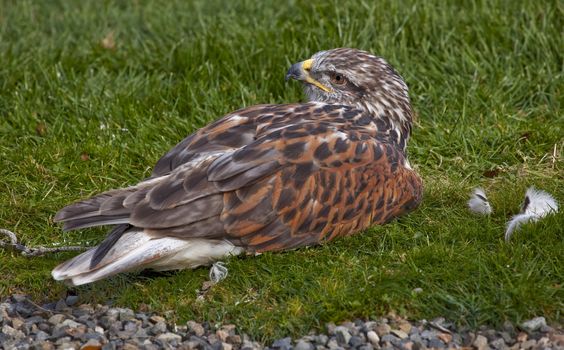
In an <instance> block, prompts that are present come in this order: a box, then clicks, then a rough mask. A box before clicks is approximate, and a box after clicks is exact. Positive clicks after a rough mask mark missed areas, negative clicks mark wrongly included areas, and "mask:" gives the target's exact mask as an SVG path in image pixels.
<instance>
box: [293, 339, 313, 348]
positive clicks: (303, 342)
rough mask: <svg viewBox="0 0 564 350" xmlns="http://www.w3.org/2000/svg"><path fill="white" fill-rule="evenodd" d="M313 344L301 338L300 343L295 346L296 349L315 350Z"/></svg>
mask: <svg viewBox="0 0 564 350" xmlns="http://www.w3.org/2000/svg"><path fill="white" fill-rule="evenodd" d="M313 349H314V347H313V344H311V343H309V342H306V341H304V340H301V339H300V340H299V341H298V343H297V344H296V346H295V347H294V350H313Z"/></svg>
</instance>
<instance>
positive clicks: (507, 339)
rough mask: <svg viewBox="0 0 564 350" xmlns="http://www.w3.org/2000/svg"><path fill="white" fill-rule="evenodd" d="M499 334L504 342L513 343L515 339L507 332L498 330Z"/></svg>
mask: <svg viewBox="0 0 564 350" xmlns="http://www.w3.org/2000/svg"><path fill="white" fill-rule="evenodd" d="M499 335H501V338H502V339H503V341H504V342H505V343H506V344H508V345H512V344H513V343H515V340H513V337H512V336H511V335H510V334H509V333H508V332H500V333H499Z"/></svg>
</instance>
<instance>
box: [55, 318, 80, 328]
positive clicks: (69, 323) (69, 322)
mask: <svg viewBox="0 0 564 350" xmlns="http://www.w3.org/2000/svg"><path fill="white" fill-rule="evenodd" d="M60 325H61V326H69V328H77V327H80V326H84V325H83V324H81V323H78V322H75V321H73V320H71V319H66V320H64V321H63V322H61V324H60Z"/></svg>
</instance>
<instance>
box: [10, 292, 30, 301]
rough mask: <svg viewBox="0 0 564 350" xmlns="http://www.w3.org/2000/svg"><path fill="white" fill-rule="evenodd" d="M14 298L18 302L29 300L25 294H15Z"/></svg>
mask: <svg viewBox="0 0 564 350" xmlns="http://www.w3.org/2000/svg"><path fill="white" fill-rule="evenodd" d="M12 300H13V301H15V302H16V303H23V302H24V301H26V300H27V297H26V296H25V295H23V294H13V295H12Z"/></svg>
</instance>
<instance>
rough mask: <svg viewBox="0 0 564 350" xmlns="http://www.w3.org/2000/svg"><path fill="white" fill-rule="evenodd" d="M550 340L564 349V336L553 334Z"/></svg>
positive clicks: (550, 335)
mask: <svg viewBox="0 0 564 350" xmlns="http://www.w3.org/2000/svg"><path fill="white" fill-rule="evenodd" d="M548 338H549V339H550V341H551V342H553V343H555V344H556V345H558V346H563V347H564V334H557V333H551V334H549V335H548Z"/></svg>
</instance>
